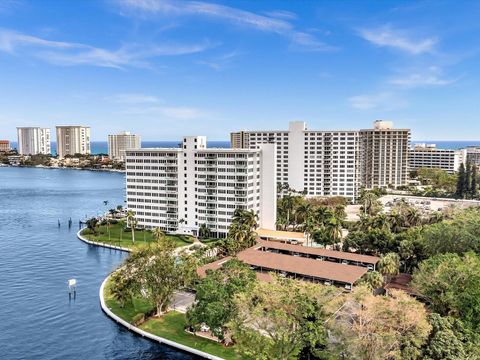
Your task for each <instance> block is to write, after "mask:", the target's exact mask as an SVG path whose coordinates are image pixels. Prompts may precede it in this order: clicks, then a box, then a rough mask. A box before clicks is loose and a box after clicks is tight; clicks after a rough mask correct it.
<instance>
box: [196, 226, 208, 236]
mask: <svg viewBox="0 0 480 360" xmlns="http://www.w3.org/2000/svg"><path fill="white" fill-rule="evenodd" d="M209 236H210V229H209V228H208V226H207V224H200V227H199V228H198V237H199V238H201V239H206V238H207V237H209Z"/></svg>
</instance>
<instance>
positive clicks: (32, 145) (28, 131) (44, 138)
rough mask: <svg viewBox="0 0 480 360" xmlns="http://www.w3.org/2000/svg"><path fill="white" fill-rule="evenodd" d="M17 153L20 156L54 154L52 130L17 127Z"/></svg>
mask: <svg viewBox="0 0 480 360" xmlns="http://www.w3.org/2000/svg"><path fill="white" fill-rule="evenodd" d="M17 136H18V143H17V151H18V153H19V154H20V155H37V154H45V155H50V154H51V153H52V147H51V138H50V129H48V128H40V127H17Z"/></svg>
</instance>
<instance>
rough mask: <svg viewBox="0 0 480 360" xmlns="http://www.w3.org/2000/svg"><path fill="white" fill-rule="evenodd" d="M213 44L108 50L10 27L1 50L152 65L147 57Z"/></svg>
mask: <svg viewBox="0 0 480 360" xmlns="http://www.w3.org/2000/svg"><path fill="white" fill-rule="evenodd" d="M211 46H212V45H211V44H210V43H209V42H207V41H204V42H202V43H200V44H192V45H178V44H163V45H158V44H147V45H124V46H122V47H120V48H119V49H117V50H108V49H103V48H98V47H94V46H91V45H87V44H81V43H73V42H63V41H52V40H46V39H43V38H40V37H35V36H31V35H26V34H23V33H19V32H16V31H12V30H8V29H0V51H3V52H6V53H9V54H12V55H13V54H17V55H18V54H19V53H26V54H27V55H31V56H34V57H37V58H40V59H42V60H44V61H47V62H50V63H52V64H57V65H64V66H69V65H94V66H100V67H111V68H119V69H120V68H124V67H127V66H138V67H142V66H148V63H147V59H149V58H155V57H160V56H175V55H186V54H193V53H198V52H202V51H205V50H206V49H208V48H210V47H211Z"/></svg>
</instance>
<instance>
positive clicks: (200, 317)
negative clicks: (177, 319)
mask: <svg viewBox="0 0 480 360" xmlns="http://www.w3.org/2000/svg"><path fill="white" fill-rule="evenodd" d="M255 281H256V276H255V272H254V271H253V270H251V269H250V268H249V267H248V266H247V265H245V264H244V263H242V262H241V261H239V260H230V261H227V262H226V263H225V264H223V266H222V267H221V268H220V269H218V270H214V271H209V272H208V273H207V276H206V277H205V278H204V279H203V280H201V281H200V282H199V283H198V284H197V286H196V287H195V291H196V294H195V303H194V305H193V306H192V307H191V308H190V309H189V310H188V312H187V322H188V324H189V326H191V327H193V328H194V329H196V330H198V329H199V328H200V326H201V324H206V325H208V326H209V327H210V329H211V331H212V333H213V334H214V335H215V336H217V337H218V338H220V339H222V340H223V339H225V337H227V338H228V323H229V322H230V321H231V320H232V319H233V317H234V315H235V313H236V311H237V308H236V305H235V302H234V300H235V296H236V295H237V294H239V293H241V292H245V291H249V290H250V289H251V288H252V287H253V284H254V283H255Z"/></svg>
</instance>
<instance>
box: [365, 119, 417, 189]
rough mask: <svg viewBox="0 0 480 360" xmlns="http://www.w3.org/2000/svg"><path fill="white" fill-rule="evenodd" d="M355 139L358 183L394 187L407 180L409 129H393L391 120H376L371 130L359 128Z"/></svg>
mask: <svg viewBox="0 0 480 360" xmlns="http://www.w3.org/2000/svg"><path fill="white" fill-rule="evenodd" d="M359 139H360V186H363V187H365V188H366V189H373V188H385V187H394V188H396V187H398V186H403V185H405V184H406V183H407V178H408V149H409V148H410V130H409V129H394V128H393V123H392V122H391V121H382V120H377V121H375V122H374V123H373V129H364V130H360V132H359Z"/></svg>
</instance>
